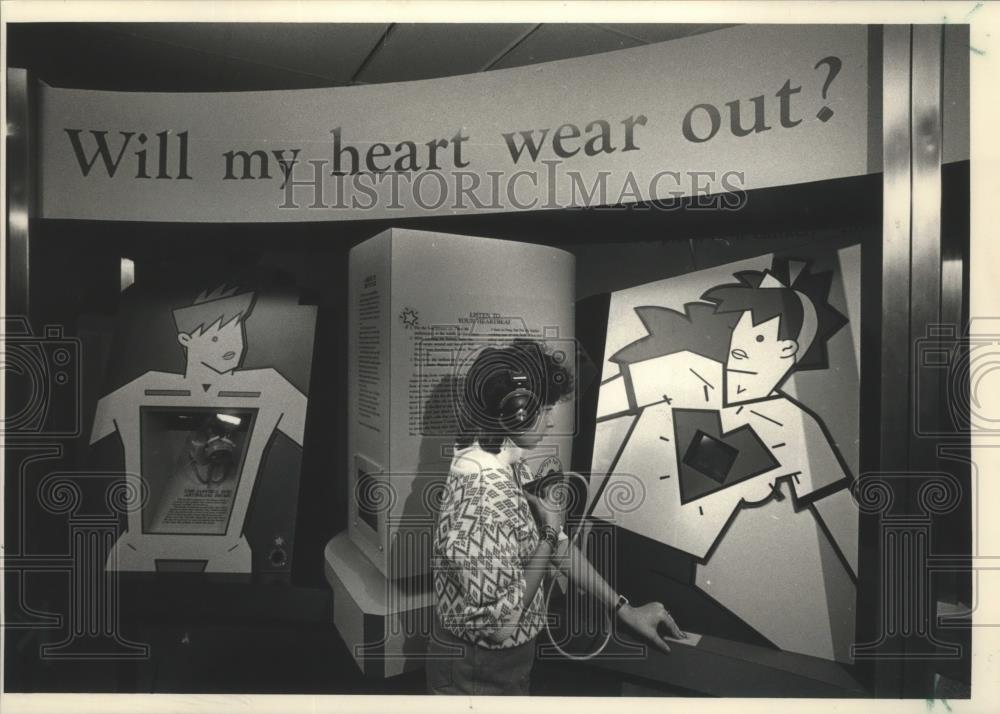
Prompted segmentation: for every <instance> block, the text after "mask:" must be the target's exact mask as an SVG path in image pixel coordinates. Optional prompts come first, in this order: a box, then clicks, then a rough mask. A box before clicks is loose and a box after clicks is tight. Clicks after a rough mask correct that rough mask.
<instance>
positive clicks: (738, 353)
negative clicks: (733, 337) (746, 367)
mask: <svg viewBox="0 0 1000 714" xmlns="http://www.w3.org/2000/svg"><path fill="white" fill-rule="evenodd" d="M729 354H731V355H732V356H733V359H749V358H750V355H748V354H747V353H746V350H741V349H740V348H738V347H737V348H736V349H735V350H733V351H732V352H730V353H729Z"/></svg>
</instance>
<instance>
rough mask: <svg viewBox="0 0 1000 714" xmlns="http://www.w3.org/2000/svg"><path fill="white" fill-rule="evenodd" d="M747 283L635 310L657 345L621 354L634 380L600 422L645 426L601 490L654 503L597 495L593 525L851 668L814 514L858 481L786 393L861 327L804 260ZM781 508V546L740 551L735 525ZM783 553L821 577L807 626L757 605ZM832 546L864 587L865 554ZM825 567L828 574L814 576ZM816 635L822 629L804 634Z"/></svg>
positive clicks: (777, 636)
mask: <svg viewBox="0 0 1000 714" xmlns="http://www.w3.org/2000/svg"><path fill="white" fill-rule="evenodd" d="M735 277H736V279H737V280H738V282H736V283H732V284H726V285H720V286H716V287H713V288H711V289H709V290H708V291H707V292H705V293H704V294H703V295H702V301H701V302H690V303H687V304H685V306H684V312H683V313H681V312H678V311H676V310H671V309H668V308H664V307H657V306H643V307H636V308H635V311H636V314H637V315H638V317H639V319H640V320H641V322H642V324H643V326H644V327H645V328H646V331H647V334H646V335H645V336H644V337H642V338H640V339H638V340H636V341H634V342H632V343H631V344H628V345H626V346H625V347H624V348H623V349H621V350H619V351H618V352H616V353H615V354H613V355H612V356H611V357H610V361H611V362H613V363H616V364H617V365H618V366H619V368H620V376H619V377H618V378H616V379H613V380H608V381H607V383H606V384H605V385H604V386H603V387H602V391H601V396H600V399H601V402H602V406H600V407H599V412H603V413H602V414H599V418H618V417H620V416H629V415H632V416H633V418H634V422H633V423H632V425H631V430H630V431H629V432H628V435H627V437H626V438H625V441H624V444H623V445H622V447H621V451H620V452H619V455H618V458H617V460H616V461H615V462H614V463H613V464H612V466H611V469H610V471H609V476H608V477H607V479H606V480H605V482H604V484H603V486H602V487H601V488H602V490H603V491H605V492H609V491H610V492H613V491H614V485H615V483H616V482H627V481H632V483H633V484H634V482H635V479H638V480H639V481H640V482H641V489H640V490H641V491H642V494H641V498H639V500H638V503H637V504H636V506H635V508H634V510H630V511H629V512H628V513H621V514H616V513H615V510H614V508H613V507H612V506H611V505H609V503H607V502H606V501H608V499H601V498H600V494H597V496H596V499H595V500H596V504H595V508H594V511H593V515H595V516H597V517H601V518H606V519H608V520H612V521H615V522H617V523H619V524H620V525H621V526H622V527H624V528H627V529H628V530H630V531H633V532H635V533H638V534H640V535H643V536H646V537H647V538H651V539H653V540H656V541H659V542H660V543H663V544H665V545H668V546H670V547H672V548H676V549H678V550H680V551H683V552H684V553H687V554H689V555H691V556H693V557H694V559H695V560H696V562H697V563H698V577H697V578H696V579H695V581H696V583H697V585H698V587H700V588H702V589H703V590H706V591H708V592H709V594H710V595H711V597H713V598H715V599H716V600H718V601H719V602H721V603H722V604H723V605H725V606H726V607H728V608H730V609H732V610H739V613H738V614H739V616H740V617H741V618H742V619H743V620H744V621H745V622H746V623H748V624H749V625H750V626H751V627H752V628H754V629H755V630H756V631H757V632H759V633H761V634H762V635H763V636H764V638H766V639H768V640H770V641H771V642H773V643H775V644H776V645H777V646H779V647H784V648H789V649H793V650H797V651H801V652H805V653H807V654H814V655H817V656H823V657H831V658H832V657H834V656H836V657H837V658H840V656H841V655H842V654H843V647H840V646H839V645H837V646H835V643H834V642H833V639H834V637H833V635H832V634H831V632H830V629H831V624H830V623H831V617H830V613H829V612H827V611H826V610H827V602H828V598H829V595H828V593H827V591H826V590H824V583H825V582H827V581H830V578H831V576H830V575H829V561H830V558H826V559H825V561H824V559H823V558H822V557H821V556H820V555H816V553H819V551H820V549H821V547H820V546H817V545H815V544H816V541H817V539H818V538H821V537H822V538H826V536H827V533H828V532H827V531H826V530H825V529H824V528H823V527H822V524H820V523H819V517H818V516H817V515H816V512H815V511H814V510H811V509H809V506H810V504H812V503H814V502H816V501H817V500H819V499H829V498H834V499H837V500H839V501H841V502H844V501H845V499H846V502H847V504H848V506H849V507H850V508H853V504H850V491H849V487H850V485H851V483H852V477H851V475H850V473H849V470H848V468H847V466H846V463H845V461H844V459H843V458H842V457H841V455H840V454H839V452H838V450H837V447H836V446H835V444H834V443H833V440H832V439H831V437H830V436H829V434H828V433H827V430H826V428H825V427H824V425H823V424H822V422H821V421H820V420H819V419H818V418H817V417H816V416H815V415H814V414H813V413H812V412H811V411H810V410H809V409H808V408H807V407H806V406H805V405H804V404H801V403H799V402H798V401H797V400H795V399H793V398H792V397H791V396H789V395H788V394H786V393H785V392H783V391H782V389H781V385H782V384H783V383H784V382H785V380H786V379H787V378H788V376H789V375H790V374H791V373H792V372H793V371H796V370H805V369H814V368H817V367H825V366H826V343H827V340H829V338H830V337H831V336H832V335H833V334H835V333H836V332H837V331H838V330H839V329H840V328H841V327H842V326H843V325H844V324H846V322H847V320H846V318H845V317H844V316H843V315H842V314H841V313H840V312H838V311H837V310H836V309H834V308H833V307H832V306H830V305H829V304H828V302H827V296H828V293H829V289H830V283H831V279H832V274H831V273H825V274H813V273H812V272H811V271H810V269H809V267H808V265H807V264H805V263H803V262H796V261H788V260H776V261H775V262H774V264H773V265H772V268H771V269H770V270H763V271H747V272H741V273H737V274H736V275H735ZM599 438H600V437H599ZM786 497H790V499H789V500H788V501H786ZM777 502H784V503H780V504H779V503H777ZM769 504H775V505H774V507H773V512H772V514H771V515H772V516H773V519H775V520H776V521H778V522H779V523H780V524H781V529H782V530H776V531H775V533H776V535H768V536H766V537H773V538H774V539H776V540H775V542H771V543H768V542H764V541H765V538H766V537H765V536H764V535H762V534H761V535H759V536H758V546H759V547H757V548H756V549H754V548H753V547H752V546H751V547H750V548H746V547H745V545H742V544H741V545H740V547H739V548H738V549H736V550H733V549H729V550H727V548H726V543H725V539H726V536H727V533H728V532H729V531H730V530H731V527H733V526H736V525H740V520H741V517H742V519H743V522H749V521H748V519H749V518H750V516H746V515H744V514H745V513H746V511H744V510H743V509H746V508H757V507H761V506H765V505H769ZM840 512H842V513H843V512H844V508H841V509H840ZM792 516H794V518H793V517H792ZM853 517H854V519H855V522H856V513H855V514H854V515H853ZM846 518H851V514H850V513H848V515H847V516H846ZM772 522H773V521H772V520H770V519H769V521H768V523H772ZM775 527H776V528H777V526H775ZM855 530H856V529H855ZM739 537H742V538H745V540H746V541H748V542H752V541H753V537H752V535H749V534H746V533H744V534H742V535H741V536H739ZM797 539H799V540H804V541H810V540H811V542H812V543H813V546H812V547H814V549H815V550H816V553H811V554H807V555H801V556H797V555H796V554H795V551H796V549H797V548H798V547H800V546H801V547H805V546H804V545H803V544H802V543H796V542H795V541H796V540H797ZM774 547H778V548H779V549H783V550H782V551H781V552H782V553H783V556H784V558H785V560H784V562H785V563H786V564H787V568H789V569H797V570H796V577H798V578H803V579H804V580H803V581H802V582H808V578H809V577H814V579H815V580H814V583H815V584H814V586H813V589H814V590H815V591H816V593H815V597H813V598H812V600H810V598H809V597H800V598H799V602H798V603H792V604H791V605H790V606H789V607H788V608H786V609H787V610H791V609H795V608H800V609H801V612H800V613H799V614H801V617H797V615H796V612H785V613H783V614H781V615H780V616H778V617H775V615H774V613H773V612H768V611H767V608H763V609H762V610H761V609H760V608H758V609H754V608H753V607H749V606H747V605H746V603H752V602H755V601H756V602H762V601H763V602H767V601H768V599H767V598H762V593H763V592H764V590H767V589H768V588H767V587H763V583H762V582H761V578H766V579H768V585H769V586H771V585H777V584H779V583H780V580H781V577H782V576H781V574H780V573H772V572H763V571H762V569H764V570H765V571H766V570H767V568H769V567H770V565H769V563H770V561H767V555H766V553H765V552H764V551H765V549H767V548H774ZM846 548H847V549H849V546H846ZM822 549H825V550H823V553H826V552H830V551H831V550H832V552H837V553H838V555H839V556H840V561H841V562H840V563H839V565H838V567H839V566H843V568H841V569H842V570H843V571H844V572H843V573H841V574H838V575H837V577H838V578H839V579H840V581H843V582H845V583H848V584H850V583H851V582H853V581H852V578H853V577H854V573H853V570H854V568H855V567H856V566H855V565H854V562H855V557H856V553H854V554H847V555H845V554H844V553H843V552H842V550H841V546H840V545H839V544H837V543H836V542H832V541H831V542H830V543H829V544H828V545H825V546H822ZM737 550H738V553H739V557H738V558H737V557H735V555H734V554H735V553H736V552H737ZM747 551H748V552H747ZM758 556H759V557H760V558H761V561H760V563H758V564H757V565H756V566H755V563H754V562H753V559H754V558H757V557H758ZM726 558H730V559H731V561H732V562H728V561H726ZM737 561H738V562H737ZM810 564H813V565H810ZM723 565H725V566H727V567H725V568H724V569H723ZM758 566H759V567H758ZM813 566H815V568H817V569H818V571H817V572H813V573H811V574H809V573H807V572H806V571H808V570H809V569H810V567H813ZM713 582H714V585H713V584H712V583H713ZM709 586H711V589H709ZM790 587H792V586H790ZM794 587H799V586H798V585H796V586H794ZM850 587H851V589H852V592H853V585H851V586H850ZM811 595H812V593H810V596H811ZM755 598H756V600H754V599H755ZM741 608H742V609H741ZM809 610H811V612H809ZM790 623H791V624H790ZM812 623H819V624H818V625H813V624H812ZM810 628H813V629H815V630H816V631H815V632H811V631H810V634H807V635H805V636H803V632H804V631H805V630H810ZM692 629H694V630H695V631H697V625H696V624H692ZM851 630H852V633H853V626H852V627H851Z"/></svg>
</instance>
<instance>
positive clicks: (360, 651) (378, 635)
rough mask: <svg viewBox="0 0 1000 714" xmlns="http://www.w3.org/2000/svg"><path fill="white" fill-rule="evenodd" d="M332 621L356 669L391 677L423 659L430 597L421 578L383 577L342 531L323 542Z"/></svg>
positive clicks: (429, 615) (374, 674) (375, 675)
mask: <svg viewBox="0 0 1000 714" xmlns="http://www.w3.org/2000/svg"><path fill="white" fill-rule="evenodd" d="M324 557H325V565H324V570H325V573H326V580H327V582H328V583H329V584H330V587H331V588H333V624H334V626H335V627H336V628H337V631H338V632H339V633H340V636H341V637H342V638H343V640H344V642H345V643H346V645H347V647H348V648H349V649H350V651H351V656H352V657H353V658H354V661H355V662H356V663H357V665H358V667H359V668H360V669H361V671H362V672H363V673H364V674H366V675H369V676H373V677H382V678H385V677H393V676H395V675H398V674H402V673H404V672H409V671H412V670H415V669H420V668H422V667H423V664H424V657H425V652H426V647H427V633H428V632H430V626H431V617H432V615H433V611H432V607H433V603H434V599H433V597H432V595H433V592H432V590H431V588H430V587H429V584H428V583H427V582H426V581H424V582H421V581H416V580H404V581H392V580H387V579H386V578H385V576H383V575H382V573H381V572H380V571H379V570H378V568H376V567H375V565H373V564H372V562H371V561H370V560H368V558H366V557H365V556H364V554H363V553H362V552H361V551H360V550H359V549H358V548H357V546H355V545H354V543H352V542H351V540H350V538H349V537H348V534H347V531H344V532H342V533H340V534H338V535H336V536H334V537H333V539H332V540H331V541H330V542H329V543H327V544H326V551H325V553H324Z"/></svg>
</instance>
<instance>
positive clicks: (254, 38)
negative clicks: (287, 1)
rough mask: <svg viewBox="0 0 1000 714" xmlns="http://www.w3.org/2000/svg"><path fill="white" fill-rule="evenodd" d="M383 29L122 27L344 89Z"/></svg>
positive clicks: (219, 25) (371, 26)
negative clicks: (322, 81)
mask: <svg viewBox="0 0 1000 714" xmlns="http://www.w3.org/2000/svg"><path fill="white" fill-rule="evenodd" d="M387 27H388V25H385V24H300V23H279V24H270V23H266V24H265V23H246V22H244V23H233V24H222V23H186V24H178V23H165V24H148V23H143V24H134V25H122V26H120V27H119V28H118V29H120V30H121V31H123V32H127V33H129V34H133V35H135V36H138V37H143V38H145V39H149V40H155V41H157V42H162V43H166V44H171V45H174V46H176V47H183V48H189V49H193V50H197V51H199V52H204V53H207V54H213V55H219V56H223V57H230V58H233V59H239V60H243V61H245V62H252V63H254V64H260V65H268V66H271V67H278V68H281V69H285V70H290V71H294V72H300V73H302V74H308V75H311V76H315V77H322V78H324V79H327V80H329V82H328V83H329V84H347V83H348V82H350V81H351V77H352V76H353V75H354V73H355V72H356V71H357V70H358V68H359V67H360V66H361V63H362V62H363V61H364V59H365V57H367V56H368V54H369V53H370V52H371V50H372V48H373V47H375V45H376V43H377V42H378V41H379V38H381V37H382V35H383V34H385V31H386V28H387Z"/></svg>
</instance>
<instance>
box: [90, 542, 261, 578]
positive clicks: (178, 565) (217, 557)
mask: <svg viewBox="0 0 1000 714" xmlns="http://www.w3.org/2000/svg"><path fill="white" fill-rule="evenodd" d="M251 555H252V554H251V551H250V545H249V543H247V539H246V538H244V537H243V536H241V535H240V536H227V535H178V534H166V533H131V532H127V533H124V534H123V535H122V536H121V537H120V538H119V539H118V540H117V542H116V543H115V544H114V546H113V547H112V548H111V551H110V552H109V553H108V560H107V569H108V570H109V571H135V572H148V573H226V574H237V575H247V576H249V574H250V571H251Z"/></svg>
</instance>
